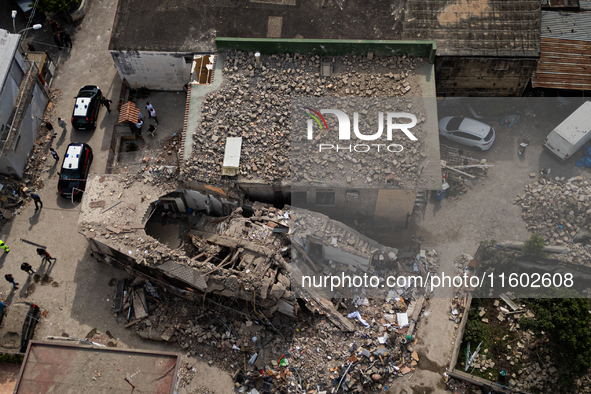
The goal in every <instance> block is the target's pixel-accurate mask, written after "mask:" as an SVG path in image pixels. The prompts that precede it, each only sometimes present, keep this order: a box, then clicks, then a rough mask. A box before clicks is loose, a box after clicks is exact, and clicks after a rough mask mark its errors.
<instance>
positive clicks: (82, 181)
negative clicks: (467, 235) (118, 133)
mask: <svg viewBox="0 0 591 394" xmlns="http://www.w3.org/2000/svg"><path fill="white" fill-rule="evenodd" d="M92 158H93V155H92V148H90V146H88V145H87V144H85V143H83V142H74V143H71V144H70V145H68V149H67V150H66V155H65V156H64V161H63V163H62V168H61V170H60V172H59V173H58V175H59V181H58V183H57V189H58V191H59V193H60V195H61V196H62V197H65V198H72V193H74V197H75V198H77V197H82V193H83V192H84V189H85V188H86V179H87V178H88V174H89V172H90V165H91V164H92ZM74 189H75V190H74Z"/></svg>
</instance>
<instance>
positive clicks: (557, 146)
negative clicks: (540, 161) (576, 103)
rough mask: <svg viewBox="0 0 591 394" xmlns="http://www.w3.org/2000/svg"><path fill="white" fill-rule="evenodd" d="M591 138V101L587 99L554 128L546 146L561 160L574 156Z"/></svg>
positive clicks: (545, 143)
mask: <svg viewBox="0 0 591 394" xmlns="http://www.w3.org/2000/svg"><path fill="white" fill-rule="evenodd" d="M589 139H591V101H586V102H585V103H584V104H583V105H581V106H580V107H579V108H578V109H577V110H576V111H575V112H573V113H572V114H571V115H570V116H569V117H568V118H566V119H565V120H564V121H563V122H562V123H561V124H559V125H558V126H556V128H555V129H554V130H552V132H551V133H550V134H548V137H547V138H546V140H545V141H544V146H545V147H546V148H548V150H549V151H550V152H552V153H554V154H555V155H556V156H558V158H559V159H561V160H566V159H568V158H569V157H572V156H573V155H574V153H575V152H576V151H577V150H579V148H580V147H582V146H583V145H585V143H587V141H589Z"/></svg>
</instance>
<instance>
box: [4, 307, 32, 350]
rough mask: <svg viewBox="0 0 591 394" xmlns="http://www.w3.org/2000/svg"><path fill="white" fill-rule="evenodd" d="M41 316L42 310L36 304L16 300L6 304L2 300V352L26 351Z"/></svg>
mask: <svg viewBox="0 0 591 394" xmlns="http://www.w3.org/2000/svg"><path fill="white" fill-rule="evenodd" d="M40 317H41V310H40V309H39V307H38V306H37V305H35V304H31V303H29V302H14V303H13V304H12V305H10V306H6V305H5V304H4V303H3V302H0V352H2V353H24V352H26V351H27V345H28V343H29V340H30V339H32V338H33V335H34V334H35V327H36V326H37V322H38V321H39V318H40Z"/></svg>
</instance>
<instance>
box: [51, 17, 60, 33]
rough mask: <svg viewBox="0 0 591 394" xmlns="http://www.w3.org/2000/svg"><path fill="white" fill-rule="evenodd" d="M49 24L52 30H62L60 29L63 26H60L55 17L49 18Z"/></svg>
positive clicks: (55, 31)
mask: <svg viewBox="0 0 591 394" xmlns="http://www.w3.org/2000/svg"><path fill="white" fill-rule="evenodd" d="M49 25H50V26H51V30H52V31H53V32H54V33H57V32H58V31H60V30H61V29H62V28H61V27H60V25H59V24H58V23H57V22H56V20H55V19H53V18H51V19H50V20H49Z"/></svg>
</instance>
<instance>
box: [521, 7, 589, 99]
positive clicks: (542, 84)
mask: <svg viewBox="0 0 591 394" xmlns="http://www.w3.org/2000/svg"><path fill="white" fill-rule="evenodd" d="M590 16H591V15H590ZM532 87H534V88H555V89H571V90H591V46H590V45H589V42H588V41H575V40H571V39H556V38H542V43H541V54H540V60H539V61H538V67H537V69H536V71H535V73H534V75H533V77H532Z"/></svg>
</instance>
